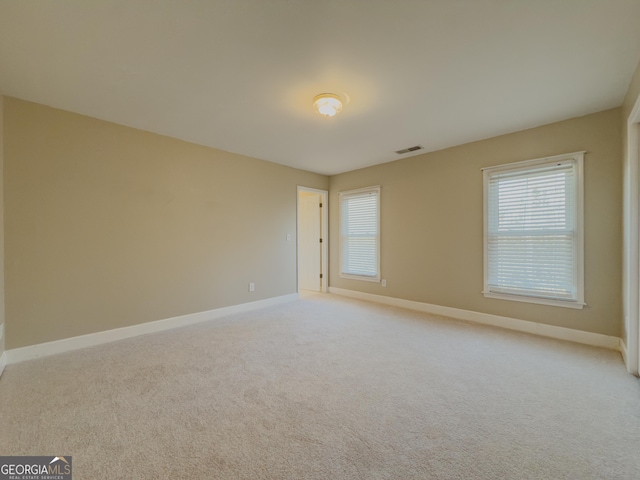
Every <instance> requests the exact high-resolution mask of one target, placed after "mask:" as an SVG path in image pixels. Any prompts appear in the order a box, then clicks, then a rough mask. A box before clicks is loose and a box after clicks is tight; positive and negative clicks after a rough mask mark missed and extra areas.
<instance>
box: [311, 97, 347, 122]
mask: <svg viewBox="0 0 640 480" xmlns="http://www.w3.org/2000/svg"><path fill="white" fill-rule="evenodd" d="M313 108H315V109H316V112H318V113H319V114H320V115H322V116H323V117H333V116H334V115H335V114H337V113H340V110H342V100H340V97H338V96H337V95H334V94H333V93H321V94H320V95H316V96H315V97H314V99H313Z"/></svg>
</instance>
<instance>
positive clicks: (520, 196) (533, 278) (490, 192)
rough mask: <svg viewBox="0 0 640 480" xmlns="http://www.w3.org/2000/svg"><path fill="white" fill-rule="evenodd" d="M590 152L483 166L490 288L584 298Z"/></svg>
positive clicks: (570, 300) (507, 294)
mask: <svg viewBox="0 0 640 480" xmlns="http://www.w3.org/2000/svg"><path fill="white" fill-rule="evenodd" d="M583 159H584V152H578V153H572V154H567V155H558V156H555V157H548V158H543V159H538V160H529V161H526V162H518V163H512V164H509V165H502V166H498V167H490V168H485V169H484V291H483V293H484V295H485V297H491V298H501V299H509V300H516V301H523V302H531V303H542V304H546V305H559V306H565V307H572V308H582V307H583V306H584V287H583V284H584V281H583V234H582V216H583V190H582V168H583V161H584V160H583Z"/></svg>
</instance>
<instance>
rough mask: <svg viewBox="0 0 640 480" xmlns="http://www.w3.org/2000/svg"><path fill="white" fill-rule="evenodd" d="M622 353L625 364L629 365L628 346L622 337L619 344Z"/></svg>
mask: <svg viewBox="0 0 640 480" xmlns="http://www.w3.org/2000/svg"><path fill="white" fill-rule="evenodd" d="M619 350H620V354H621V355H622V361H623V362H624V364H625V365H627V346H626V345H625V343H624V340H622V339H620V345H619Z"/></svg>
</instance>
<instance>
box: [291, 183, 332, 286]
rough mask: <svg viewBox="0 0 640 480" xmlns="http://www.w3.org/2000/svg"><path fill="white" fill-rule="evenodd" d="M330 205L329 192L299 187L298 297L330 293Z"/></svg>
mask: <svg viewBox="0 0 640 480" xmlns="http://www.w3.org/2000/svg"><path fill="white" fill-rule="evenodd" d="M328 201H329V192H327V191H326V190H318V189H315V188H308V187H298V232H297V247H298V262H297V263H298V293H299V292H300V291H301V290H306V291H311V292H326V291H327V284H328V278H327V277H328V256H329V248H328V244H329V236H328V230H329V228H328V223H329V222H328V219H329V214H328V212H329V209H328Z"/></svg>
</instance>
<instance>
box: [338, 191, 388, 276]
mask: <svg viewBox="0 0 640 480" xmlns="http://www.w3.org/2000/svg"><path fill="white" fill-rule="evenodd" d="M340 276H341V277H344V278H353V279H357V280H367V281H371V282H378V281H380V187H379V186H376V187H369V188H361V189H359V190H351V191H348V192H341V193H340Z"/></svg>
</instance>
